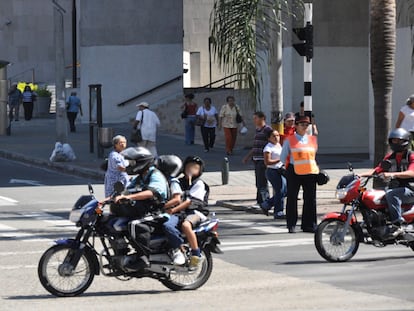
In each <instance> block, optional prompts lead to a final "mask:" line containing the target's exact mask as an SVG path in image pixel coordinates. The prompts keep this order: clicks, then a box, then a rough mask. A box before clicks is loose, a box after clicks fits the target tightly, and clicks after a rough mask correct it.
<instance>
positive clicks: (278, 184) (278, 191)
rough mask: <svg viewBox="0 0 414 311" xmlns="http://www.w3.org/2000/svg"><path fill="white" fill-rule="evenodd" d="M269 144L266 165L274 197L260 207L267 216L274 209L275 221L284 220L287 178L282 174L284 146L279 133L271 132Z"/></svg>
mask: <svg viewBox="0 0 414 311" xmlns="http://www.w3.org/2000/svg"><path fill="white" fill-rule="evenodd" d="M267 139H268V141H269V142H268V144H267V145H266V146H265V147H264V148H263V156H264V163H265V164H266V166H267V168H266V178H267V180H268V181H269V182H270V183H271V184H272V187H273V197H271V198H269V199H267V200H266V201H265V202H263V203H262V204H261V205H260V207H261V209H262V210H263V213H264V214H265V215H269V210H270V209H271V208H272V207H274V214H273V217H274V219H284V218H285V214H284V213H283V206H284V198H285V196H286V178H285V177H284V176H283V175H282V174H281V171H282V169H281V168H282V166H283V163H282V162H280V154H281V152H282V146H281V145H280V135H279V132H278V131H276V130H275V131H273V132H269V135H268V137H267Z"/></svg>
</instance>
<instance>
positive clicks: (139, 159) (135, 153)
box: [121, 147, 154, 175]
mask: <svg viewBox="0 0 414 311" xmlns="http://www.w3.org/2000/svg"><path fill="white" fill-rule="evenodd" d="M121 155H123V156H124V158H125V159H126V160H132V161H130V163H129V165H128V166H127V167H126V172H127V173H128V174H129V175H137V174H142V173H143V172H144V171H145V170H146V169H148V168H149V167H150V166H151V165H152V164H153V163H154V156H153V155H152V153H151V152H150V151H149V150H148V149H147V148H144V147H129V148H126V149H125V150H123V151H122V152H121Z"/></svg>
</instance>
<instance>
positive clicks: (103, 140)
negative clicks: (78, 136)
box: [98, 127, 114, 148]
mask: <svg viewBox="0 0 414 311" xmlns="http://www.w3.org/2000/svg"><path fill="white" fill-rule="evenodd" d="M113 137H114V129H113V128H112V127H99V128H98V143H99V145H100V146H101V147H102V148H110V147H112V138H113Z"/></svg>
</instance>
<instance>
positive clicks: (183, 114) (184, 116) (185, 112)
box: [181, 104, 188, 119]
mask: <svg viewBox="0 0 414 311" xmlns="http://www.w3.org/2000/svg"><path fill="white" fill-rule="evenodd" d="M187 117H188V111H187V104H185V109H184V111H183V112H181V119H185V118H187Z"/></svg>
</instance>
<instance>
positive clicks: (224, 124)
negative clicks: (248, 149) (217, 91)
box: [218, 96, 246, 155]
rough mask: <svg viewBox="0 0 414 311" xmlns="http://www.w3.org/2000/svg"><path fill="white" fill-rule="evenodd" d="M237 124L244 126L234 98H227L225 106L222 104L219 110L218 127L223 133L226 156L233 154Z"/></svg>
mask: <svg viewBox="0 0 414 311" xmlns="http://www.w3.org/2000/svg"><path fill="white" fill-rule="evenodd" d="M239 123H242V124H243V126H246V124H245V122H244V120H243V115H242V112H241V110H240V107H239V106H238V105H236V103H235V99H234V97H233V96H227V98H226V104H224V105H223V106H222V107H221V109H220V114H219V126H218V127H219V129H220V130H221V129H222V128H223V131H224V139H225V142H226V153H227V155H232V154H233V149H234V146H235V145H236V139H237V129H238V126H239V125H238V124H239Z"/></svg>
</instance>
